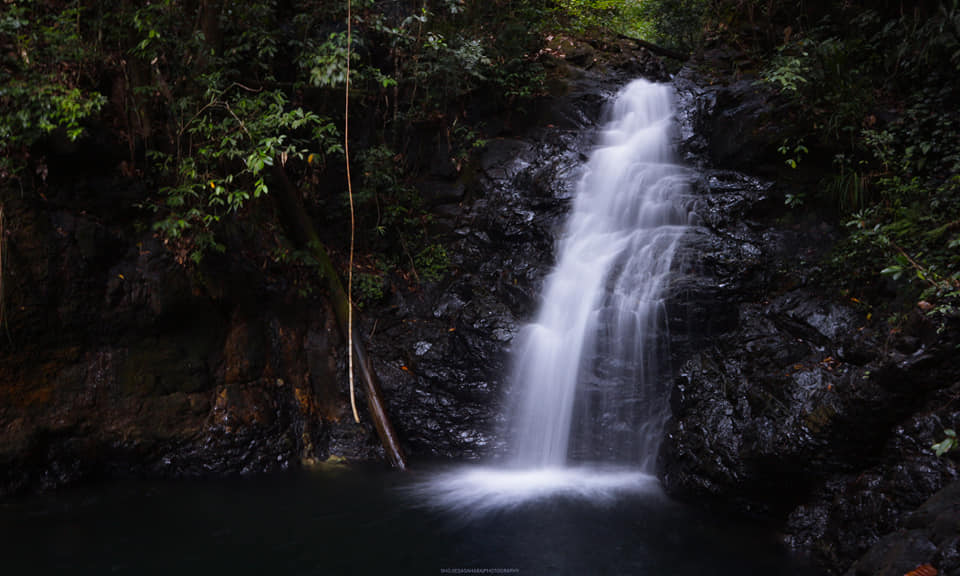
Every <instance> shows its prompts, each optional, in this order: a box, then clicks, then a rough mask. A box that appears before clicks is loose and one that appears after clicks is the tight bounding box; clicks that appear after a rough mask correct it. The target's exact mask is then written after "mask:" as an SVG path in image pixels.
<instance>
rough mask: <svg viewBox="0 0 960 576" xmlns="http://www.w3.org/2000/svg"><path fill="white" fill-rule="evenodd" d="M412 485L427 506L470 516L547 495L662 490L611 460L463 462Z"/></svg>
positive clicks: (596, 498) (598, 500)
mask: <svg viewBox="0 0 960 576" xmlns="http://www.w3.org/2000/svg"><path fill="white" fill-rule="evenodd" d="M410 490H411V492H412V493H413V495H415V496H416V497H417V499H418V500H420V501H421V502H424V503H425V504H426V505H428V506H430V507H433V508H439V509H445V510H450V511H455V512H457V513H460V514H464V515H470V516H473V515H481V514H486V513H490V512H497V511H500V510H505V509H512V508H517V507H520V506H523V505H525V504H528V503H531V502H536V501H541V500H545V499H548V498H567V499H575V500H582V501H586V502H589V503H594V504H598V505H608V504H610V503H612V502H614V501H615V500H616V499H617V498H618V497H620V496H624V495H628V494H631V495H636V494H645V495H650V496H654V497H658V498H659V497H661V496H662V491H661V489H660V483H659V481H658V480H657V479H656V477H654V476H651V475H649V474H644V473H643V472H640V471H638V470H636V469H630V468H622V467H621V468H616V467H610V466H577V467H545V468H494V467H483V466H474V467H464V468H458V469H455V470H451V471H445V472H442V473H439V474H436V475H433V476H431V477H430V478H428V479H425V480H424V481H422V482H419V483H417V484H416V485H415V486H414V487H412V488H411V489H410Z"/></svg>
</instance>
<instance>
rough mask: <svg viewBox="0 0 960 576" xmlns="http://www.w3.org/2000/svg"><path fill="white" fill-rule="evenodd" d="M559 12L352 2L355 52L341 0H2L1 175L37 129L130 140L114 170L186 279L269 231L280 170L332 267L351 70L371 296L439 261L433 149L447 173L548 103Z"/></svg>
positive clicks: (23, 156)
mask: <svg viewBox="0 0 960 576" xmlns="http://www.w3.org/2000/svg"><path fill="white" fill-rule="evenodd" d="M551 5H552V3H551V2H549V1H548V0H492V1H491V2H467V1H465V0H426V1H424V0H416V1H414V0H401V1H390V2H384V1H379V0H353V2H352V7H353V20H352V37H351V38H350V39H349V40H348V36H347V33H346V17H347V13H346V7H347V4H346V2H336V3H331V2H328V1H325V0H296V1H294V2H278V1H277V0H255V1H252V2H246V3H219V2H190V1H185V0H158V1H153V2H147V3H129V2H125V1H122V0H80V1H71V2H66V1H60V0H33V1H29V0H7V1H6V2H4V10H3V11H2V13H0V147H2V152H3V154H2V158H0V176H2V177H4V178H14V179H15V178H19V177H20V175H21V174H22V173H24V172H23V168H24V167H25V166H27V165H28V164H29V163H30V162H37V159H36V158H32V157H31V151H32V150H36V149H37V144H38V142H40V141H41V139H42V138H44V137H45V136H46V135H47V134H50V133H60V134H62V137H64V138H69V139H71V140H75V139H78V138H81V137H83V134H84V129H85V128H89V127H90V125H91V123H92V122H96V123H97V125H98V129H99V130H100V131H101V132H105V131H107V130H112V135H113V137H116V138H118V139H120V140H126V142H125V143H126V144H128V148H129V150H130V158H129V159H128V161H127V162H126V163H125V166H124V168H123V171H124V174H125V175H127V176H136V177H138V178H141V179H142V180H143V181H144V182H146V183H147V185H148V186H147V188H148V190H149V191H150V192H149V194H148V195H147V196H146V197H145V198H143V199H142V200H141V202H140V205H141V206H142V207H143V208H145V209H146V210H145V212H144V214H145V218H148V219H149V225H150V226H152V227H153V229H154V230H155V232H156V233H157V234H158V235H160V236H161V237H162V238H163V239H164V240H165V242H166V243H167V245H168V247H170V249H171V250H172V251H173V252H174V254H175V255H176V256H177V258H178V260H179V261H180V262H182V263H183V264H185V265H188V266H192V265H194V264H197V263H199V262H200V261H201V260H202V258H203V257H204V255H205V254H208V253H210V252H211V251H213V252H220V251H224V250H225V249H226V248H227V244H228V241H227V238H228V237H232V236H231V235H232V234H233V233H234V232H231V230H232V231H236V230H238V229H239V230H247V231H248V232H251V231H253V230H254V228H255V226H260V225H262V224H263V222H262V221H259V220H257V218H259V216H257V218H251V215H252V213H253V212H255V211H256V210H254V208H252V206H255V205H256V204H257V200H258V199H259V198H261V197H263V196H264V195H265V194H268V193H269V192H270V190H271V188H272V187H273V186H275V185H277V184H278V181H277V180H276V178H278V177H279V176H275V175H274V173H275V172H276V170H277V168H278V167H283V171H284V172H285V176H284V179H285V180H286V179H287V177H289V180H290V181H292V182H293V184H294V186H295V187H296V188H299V191H300V193H301V196H302V199H303V200H304V204H305V207H306V209H307V210H308V211H311V212H312V215H313V216H314V217H315V218H316V219H318V220H319V221H320V224H321V229H324V230H334V229H336V230H338V232H328V233H325V234H324V241H325V242H328V243H329V244H332V245H333V251H334V253H338V252H339V247H341V246H342V245H343V244H344V243H345V239H346V238H347V237H348V236H347V234H346V231H347V229H348V227H347V224H346V222H348V218H347V217H346V216H347V214H346V210H347V198H346V190H347V186H346V183H345V174H344V160H345V158H344V147H343V145H342V134H343V132H342V128H343V125H344V121H345V118H344V109H343V97H344V89H345V87H346V83H347V81H348V75H349V82H350V93H351V96H350V104H351V106H350V108H351V116H353V122H352V128H353V131H352V138H351V140H352V141H353V142H355V143H356V147H355V148H354V153H353V158H352V160H353V161H354V162H356V164H357V165H358V166H359V167H360V170H355V171H354V174H355V178H354V180H355V181H354V183H353V184H354V188H355V189H356V190H357V192H358V194H357V208H358V214H357V217H358V220H357V221H358V229H357V232H358V240H359V242H360V250H361V251H366V256H365V258H366V260H367V261H380V262H382V263H383V265H382V266H376V267H371V269H370V271H369V274H368V275H369V276H370V281H369V282H366V283H365V284H364V282H363V281H362V282H361V286H367V289H365V292H367V293H369V295H370V296H371V297H372V296H376V295H377V294H379V292H378V291H377V290H376V289H375V288H376V286H378V285H382V281H383V279H384V278H385V277H386V276H387V274H388V271H392V270H394V269H396V270H397V271H398V272H399V274H398V275H397V276H398V277H409V278H414V279H419V280H436V279H439V278H440V277H441V276H442V275H443V272H444V271H445V270H446V266H447V261H448V260H447V258H446V254H445V253H444V252H443V250H442V248H440V247H439V244H438V243H437V241H436V239H435V238H433V237H431V234H430V233H429V230H430V228H429V224H430V216H429V214H428V210H427V208H426V207H425V206H424V205H423V202H422V201H421V199H420V197H419V193H418V192H417V187H416V186H415V185H414V183H415V182H416V180H417V179H418V178H419V177H420V172H421V171H422V170H424V168H425V167H427V166H428V165H430V164H433V165H434V166H435V165H437V164H438V160H437V159H436V158H435V157H434V155H435V153H431V152H430V151H431V150H444V149H445V150H446V152H447V156H448V158H446V161H447V170H448V171H449V172H450V173H452V174H456V172H458V171H460V170H461V169H462V167H463V165H464V163H465V162H467V161H468V160H469V159H470V157H471V155H472V154H473V153H474V152H475V151H476V150H479V149H480V148H482V146H483V143H484V142H485V141H486V138H487V136H486V134H485V133H484V129H483V125H482V124H480V123H477V122H475V121H474V120H473V118H474V117H476V118H480V117H482V116H485V115H489V114H496V113H499V112H503V111H507V112H506V113H507V114H508V115H509V114H510V113H512V114H517V113H518V112H519V111H522V110H523V109H524V106H525V105H526V103H527V102H529V101H531V100H532V99H533V98H536V97H537V96H539V95H540V94H542V93H543V82H544V71H543V68H542V67H541V66H540V64H539V63H538V62H537V61H536V55H537V53H538V51H539V48H540V33H539V32H540V25H541V23H543V22H546V21H547V20H548V19H549V18H548V16H549V14H551V9H552V8H551ZM348 41H349V42H350V44H349V45H348ZM348 53H349V54H350V55H351V56H350V62H349V67H348V62H347V58H348V56H347V54H348ZM108 97H109V98H108ZM107 104H109V105H107ZM107 126H110V127H111V128H109V129H108V128H106V127H107ZM101 135H102V134H101ZM425 135H426V136H425ZM58 137H59V136H58ZM430 139H433V140H434V141H430ZM437 140H439V143H438V142H436V141H437ZM261 212H262V210H261ZM268 212H269V211H268ZM254 220H257V222H256V224H255V225H254V226H247V225H246V224H245V223H249V224H252V223H253V222H254ZM236 224H240V225H241V226H240V227H239V228H238V227H237V226H236ZM261 232H262V231H261ZM262 235H266V236H269V234H262ZM274 253H275V254H276V255H277V256H276V258H275V259H276V260H278V261H279V260H284V261H285V262H289V263H292V264H295V265H298V266H299V265H300V264H299V263H300V261H301V260H303V259H302V258H300V259H297V258H293V259H291V258H287V257H282V258H281V256H282V255H283V254H287V253H291V252H290V250H289V249H288V248H287V247H283V246H278V247H277V250H275V251H274ZM375 279H379V280H375Z"/></svg>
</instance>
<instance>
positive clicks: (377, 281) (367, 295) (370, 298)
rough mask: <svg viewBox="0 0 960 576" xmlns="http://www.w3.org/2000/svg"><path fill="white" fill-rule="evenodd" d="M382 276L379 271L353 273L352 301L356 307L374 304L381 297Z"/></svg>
mask: <svg viewBox="0 0 960 576" xmlns="http://www.w3.org/2000/svg"><path fill="white" fill-rule="evenodd" d="M383 288H384V278H383V275H382V274H381V273H380V272H379V271H376V270H374V271H359V272H354V274H353V302H354V303H355V304H356V305H357V307H358V308H361V309H362V308H363V307H364V306H367V305H369V304H376V303H377V302H379V301H380V300H382V299H383V294H384V292H383Z"/></svg>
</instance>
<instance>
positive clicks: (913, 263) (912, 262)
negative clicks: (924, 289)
mask: <svg viewBox="0 0 960 576" xmlns="http://www.w3.org/2000/svg"><path fill="white" fill-rule="evenodd" d="M890 245H891V246H893V248H894V249H895V250H896V251H897V252H899V253H900V254H901V255H902V256H903V257H904V258H906V259H907V262H909V263H910V265H911V266H913V268H914V269H915V270H916V271H917V272H921V273H923V279H924V280H926V281H927V283H929V284H930V285H931V286H933V287H934V288H937V287H938V286H939V284H937V283H936V282H935V281H933V280H931V279H930V278H927V274H928V272H927V269H926V268H924V267H923V266H921V265H920V264H918V263H917V261H916V260H914V259H913V258H911V257H910V255H909V254H907V252H906V251H905V250H904V249H903V248H901V247H900V246H898V245H897V243H896V242H893V241H891V242H890Z"/></svg>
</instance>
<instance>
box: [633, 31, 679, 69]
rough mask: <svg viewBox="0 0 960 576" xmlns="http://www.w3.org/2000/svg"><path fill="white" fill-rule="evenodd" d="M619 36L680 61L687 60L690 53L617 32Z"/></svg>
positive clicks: (659, 54) (655, 52)
mask: <svg viewBox="0 0 960 576" xmlns="http://www.w3.org/2000/svg"><path fill="white" fill-rule="evenodd" d="M617 36H618V37H619V38H623V39H624V40H630V41H631V42H634V43H636V45H637V46H638V47H640V48H646V49H647V50H649V51H651V52H653V53H654V54H656V55H658V56H663V57H665V58H672V59H674V60H679V61H680V62H685V61H686V60H687V59H688V58H689V57H690V55H689V54H685V53H683V52H678V51H676V50H672V49H670V48H664V47H663V46H658V45H656V44H654V43H653V42H647V41H646V40H641V39H639V38H634V37H633V36H627V35H626V34H617Z"/></svg>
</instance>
